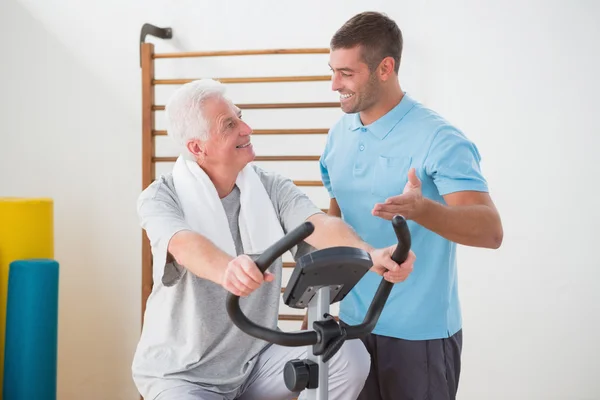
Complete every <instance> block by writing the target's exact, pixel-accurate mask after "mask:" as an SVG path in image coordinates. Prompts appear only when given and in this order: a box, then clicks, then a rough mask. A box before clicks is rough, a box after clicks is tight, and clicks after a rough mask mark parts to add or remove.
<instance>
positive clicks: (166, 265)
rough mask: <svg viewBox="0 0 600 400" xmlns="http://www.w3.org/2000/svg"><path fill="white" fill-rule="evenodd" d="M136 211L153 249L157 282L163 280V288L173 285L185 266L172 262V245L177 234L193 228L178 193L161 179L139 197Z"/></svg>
mask: <svg viewBox="0 0 600 400" xmlns="http://www.w3.org/2000/svg"><path fill="white" fill-rule="evenodd" d="M137 212H138V218H139V220H140V225H141V227H142V229H144V231H145V232H146V235H147V236H148V239H149V241H150V246H151V247H152V257H153V267H154V274H153V275H154V279H155V280H156V279H157V278H160V279H161V282H162V283H163V285H165V286H171V285H173V284H175V282H176V281H177V280H178V279H179V277H180V276H181V274H182V273H183V267H182V266H181V265H179V264H177V262H175V260H172V259H169V257H168V248H169V242H170V240H171V238H172V237H173V236H174V235H175V234H176V233H177V232H180V231H182V230H191V228H190V226H189V225H188V224H187V223H186V222H185V219H184V217H183V211H182V210H181V207H179V205H178V202H177V200H176V198H175V194H174V193H173V192H172V191H171V190H169V188H168V187H167V185H165V184H164V182H161V181H160V180H159V181H155V182H154V183H152V184H151V185H150V186H149V187H148V188H147V189H145V190H144V191H143V192H142V194H141V195H140V196H139V198H138V201H137Z"/></svg>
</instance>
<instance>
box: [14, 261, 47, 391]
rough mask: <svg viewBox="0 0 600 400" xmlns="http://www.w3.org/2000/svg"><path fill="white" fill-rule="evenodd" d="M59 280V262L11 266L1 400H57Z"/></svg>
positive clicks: (38, 262) (31, 262) (35, 262)
mask: <svg viewBox="0 0 600 400" xmlns="http://www.w3.org/2000/svg"><path fill="white" fill-rule="evenodd" d="M58 276H59V265H58V262H56V261H55V260H48V259H33V260H17V261H13V262H12V263H10V265H9V270H8V293H7V294H8V296H7V302H6V338H5V353H4V387H3V400H32V399H36V400H56V362H57V360H56V358H57V340H58Z"/></svg>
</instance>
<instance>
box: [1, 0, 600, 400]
mask: <svg viewBox="0 0 600 400" xmlns="http://www.w3.org/2000/svg"><path fill="white" fill-rule="evenodd" d="M84 3H85V7H86V8H85V9H84V8H83V4H84ZM259 4H262V6H261V8H260V9H259ZM365 9H375V10H381V11H386V12H387V13H388V14H389V15H390V16H392V17H393V18H395V19H396V20H397V21H398V23H399V24H400V26H401V28H402V29H403V31H404V34H405V40H406V44H405V55H404V59H403V62H402V73H401V79H402V84H403V87H404V88H405V89H406V90H409V91H410V92H411V93H412V94H413V95H415V96H416V97H418V98H419V99H421V100H422V101H423V102H425V103H426V104H428V105H430V106H431V107H433V108H434V109H436V110H438V111H439V112H440V113H442V114H443V115H445V116H446V117H447V118H448V119H450V120H451V121H453V122H455V123H456V124H457V125H458V126H459V127H461V128H463V129H464V130H465V131H466V132H467V134H468V135H469V137H470V138H472V139H473V140H474V141H475V142H476V143H477V144H478V146H479V149H480V151H481V153H482V154H483V169H484V173H485V174H486V176H487V178H488V179H489V181H490V185H491V189H492V196H493V198H494V200H495V201H496V203H497V205H498V207H499V209H500V211H501V213H502V217H503V221H504V227H505V240H504V244H503V246H502V248H501V249H500V250H498V251H487V250H479V249H466V248H461V252H460V289H461V295H462V303H463V309H464V320H465V344H464V359H463V362H464V364H463V374H462V379H461V385H460V399H464V400H471V399H473V400H475V399H477V400H478V399H527V400H532V399H536V400H537V399H540V400H551V399H552V400H554V399H556V400H558V399H561V400H562V399H569V400H575V399H579V400H583V399H600V383H599V380H598V376H600V361H599V358H600V357H599V356H600V345H599V344H598V343H599V342H598V333H597V332H598V329H599V328H600V290H599V289H600V287H599V285H598V281H599V279H600V272H599V268H598V267H600V262H599V261H598V260H597V254H596V252H595V251H594V250H595V246H596V241H597V239H598V238H599V236H600V235H598V233H597V231H596V226H597V225H598V223H599V222H600V215H599V212H598V208H597V206H596V204H597V201H596V199H595V190H596V183H597V181H598V175H599V173H600V166H599V163H598V161H597V155H596V153H597V151H598V149H599V148H600V146H599V144H600V143H599V139H598V134H599V133H600V132H599V130H598V127H597V124H596V123H595V122H596V119H595V117H594V114H595V112H596V110H597V109H598V107H599V106H600V102H599V101H598V96H597V93H598V91H599V89H600V83H599V79H598V77H597V71H600V59H599V58H600V57H599V55H598V54H599V53H598V51H597V48H598V44H597V42H598V40H600V28H598V26H597V24H595V23H594V22H595V21H596V20H597V19H598V16H599V14H600V13H599V11H600V7H599V6H598V3H597V2H592V1H572V2H569V3H567V2H561V1H543V2H542V1H528V2H517V1H514V0H513V1H504V2H492V1H486V2H483V1H476V0H471V1H461V2H447V1H441V0H440V1H429V2H412V3H408V4H402V3H400V2H395V3H392V2H384V1H370V2H368V3H367V2H360V1H329V2H320V1H308V2H307V4H306V5H303V6H299V5H298V4H297V3H296V4H292V3H289V2H282V1H261V2H243V1H220V2H214V3H213V2H198V1H183V0H179V1H171V2H168V4H167V2H159V1H156V0H145V1H141V0H138V1H133V0H130V1H126V2H125V1H116V0H113V1H102V2H101V1H87V2H83V3H82V2H76V1H73V0H62V1H54V2H48V1H41V0H21V1H16V0H4V1H3V2H0V29H1V31H0V33H1V36H0V37H1V39H0V40H2V44H3V46H2V53H1V54H2V59H1V62H0V82H1V88H2V89H1V90H0V96H1V97H0V99H1V104H0V110H1V111H0V117H1V120H2V125H0V135H1V136H0V138H1V139H0V171H1V172H0V173H1V180H2V186H1V187H0V196H5V195H21V196H51V197H53V198H54V199H55V201H56V204H55V209H56V257H57V258H58V259H59V260H60V262H61V268H62V271H61V292H60V328H59V399H61V400H70V399H74V400H75V399H81V398H86V399H90V400H96V399H98V400H100V399H102V400H104V399H115V400H118V399H124V400H133V399H135V398H137V396H136V390H135V387H134V386H133V384H132V382H131V379H130V372H129V371H130V363H131V357H132V354H133V351H134V347H135V345H136V340H137V335H138V333H139V329H140V326H139V321H140V315H139V311H140V303H139V299H140V243H141V242H140V231H139V228H138V225H137V218H136V215H135V200H136V197H137V195H138V193H139V191H140V190H141V187H140V181H141V158H140V152H141V148H140V131H141V124H140V121H141V118H140V98H141V94H140V70H139V66H138V57H139V53H138V47H137V41H138V36H139V29H140V27H141V26H142V24H143V23H145V22H150V23H153V24H156V25H159V26H170V27H172V28H173V30H174V35H175V37H174V39H173V40H171V41H168V42H162V41H160V40H155V39H149V41H152V42H155V43H156V45H157V50H158V51H160V52H163V51H181V50H183V51H191V50H203V49H206V50H212V49H238V48H273V47H286V48H290V47H324V46H327V44H328V41H329V38H330V36H331V34H332V33H333V32H334V31H335V30H336V29H337V28H338V27H339V26H340V25H341V24H342V23H343V22H344V21H345V20H346V19H347V18H349V17H350V16H351V15H353V14H354V13H356V12H359V11H363V10H365ZM108 24H114V25H112V27H110V28H108ZM309 24H311V27H309ZM326 61H327V58H326V57H325V58H319V59H316V58H315V59H312V60H311V61H308V63H309V64H310V68H311V69H312V70H311V73H321V72H324V73H327V66H326ZM181 63H182V62H181V61H179V63H178V64H177V65H176V64H170V63H166V64H162V66H159V65H158V64H157V75H158V74H161V76H163V77H166V76H168V75H172V76H177V77H181V76H182V75H184V74H187V76H190V77H193V76H194V72H196V71H198V74H209V73H212V74H221V75H223V74H229V75H230V76H232V75H234V74H237V75H238V76H239V75H242V74H245V75H263V74H266V73H267V72H269V71H270V70H269V69H268V68H274V69H273V71H271V72H272V73H274V74H281V75H288V74H292V73H295V72H296V73H297V72H298V71H297V68H299V67H298V66H296V67H294V65H286V66H285V67H284V66H281V67H279V66H273V65H270V64H269V63H268V61H256V63H257V64H256V65H257V66H259V67H260V68H261V69H260V71H258V70H257V71H254V72H253V71H248V70H245V69H242V70H240V69H239V68H238V67H242V68H246V65H243V64H239V65H238V66H236V67H235V68H234V67H232V66H231V65H232V64H231V63H232V61H231V59H229V60H224V59H221V60H217V61H210V62H209V63H208V64H207V65H208V66H209V67H210V69H209V70H202V72H199V71H201V70H200V69H198V70H196V68H200V67H196V65H198V64H193V63H194V61H192V60H188V61H183V64H181ZM182 65H183V66H182ZM161 68H162V69H161ZM230 68H231V69H230ZM236 68H238V69H236ZM295 68H296V69H295ZM302 68H304V67H302ZM307 68H308V67H307ZM190 70H191V71H190ZM215 71H217V72H215ZM240 71H242V72H240ZM300 72H303V73H304V69H302V71H300ZM306 72H308V69H307V70H306ZM328 90H329V89H328V85H327V84H326V83H325V84H324V85H321V86H314V87H310V88H309V87H304V89H303V90H302V91H294V90H289V91H288V90H287V89H286V90H281V92H279V93H277V92H273V91H271V92H270V93H275V94H273V95H274V96H275V95H277V96H282V97H281V98H279V97H278V98H273V99H272V100H275V101H278V100H280V99H283V98H290V99H296V97H295V96H296V95H298V96H305V97H306V98H304V97H303V98H301V99H300V100H310V98H309V97H311V96H318V100H320V101H326V100H327V99H330V98H335V96H334V95H333V94H331V93H329V92H328ZM321 91H323V92H321ZM248 93H249V92H245V91H241V92H239V93H238V95H239V96H240V97H239V98H242V96H245V95H247V94H248ZM157 94H158V95H159V98H163V99H164V96H166V94H167V93H166V92H160V93H157ZM259 94H260V93H258V94H257V93H255V95H256V96H258V95H259ZM160 96H162V97H160ZM331 96H333V97H331ZM254 99H256V97H254ZM260 100H262V99H260ZM330 111H331V110H330ZM334 113H335V110H334V111H331V113H329V111H327V112H323V113H320V114H315V117H314V118H315V121H323V122H326V121H330V120H332V119H335V116H336V114H334ZM249 114H251V116H250V118H252V119H254V120H253V121H252V123H253V124H258V125H260V124H263V125H266V124H268V123H269V122H272V121H270V120H269V118H265V116H264V115H258V114H252V113H249ZM273 115H275V114H273ZM294 115H296V114H294ZM301 115H311V114H308V113H305V114H301ZM269 116H271V114H269ZM276 118H277V120H276V121H278V122H279V121H284V120H287V118H288V117H287V116H286V115H284V114H279V115H277V116H276ZM292 118H294V117H292ZM293 122H294V123H296V124H301V123H303V122H302V121H293ZM315 123H316V122H310V123H309V124H310V125H314V124H315ZM319 123H321V122H319ZM256 127H258V126H256ZM261 127H267V126H261ZM313 127H314V126H313ZM257 140H260V139H258V138H257ZM314 145H315V144H313V146H314ZM261 146H263V147H262V148H261V151H264V152H267V151H273V149H269V148H268V145H267V147H265V144H264V143H263V144H262V145H261ZM109 157H111V158H112V160H111V161H109ZM315 196H318V194H315ZM594 206H596V207H594ZM0 223H1V222H0Z"/></svg>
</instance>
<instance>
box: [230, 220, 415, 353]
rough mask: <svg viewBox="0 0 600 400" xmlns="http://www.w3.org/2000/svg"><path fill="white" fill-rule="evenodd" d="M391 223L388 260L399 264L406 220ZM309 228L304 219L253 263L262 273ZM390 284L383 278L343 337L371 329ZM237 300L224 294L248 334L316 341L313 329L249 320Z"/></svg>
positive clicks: (282, 341)
mask: <svg viewBox="0 0 600 400" xmlns="http://www.w3.org/2000/svg"><path fill="white" fill-rule="evenodd" d="M392 226H393V227H394V232H395V233H396V237H397V238H398V245H397V246H396V249H395V250H394V253H393V255H392V260H394V261H395V262H396V263H397V264H402V263H403V262H404V261H406V259H407V258H408V252H409V250H410V246H411V237H410V231H409V230H408V225H407V223H406V220H405V219H404V218H403V217H401V216H400V215H396V216H394V218H393V219H392ZM313 231H314V225H313V224H312V223H310V222H305V223H303V224H302V225H300V226H298V227H297V228H296V229H294V230H292V231H290V232H289V233H288V234H287V235H285V236H284V237H283V238H281V239H279V240H278V241H277V242H275V243H274V244H273V245H271V246H270V247H269V248H268V249H267V250H265V252H264V253H263V254H261V255H260V257H258V259H257V260H256V261H255V264H256V266H257V267H258V268H259V269H260V270H261V272H263V273H264V272H265V271H266V270H267V268H269V266H270V265H271V264H272V263H273V262H274V261H275V260H277V259H278V258H279V257H281V256H282V255H283V254H284V253H285V252H287V251H289V250H290V249H291V248H293V247H294V246H297V245H298V244H300V242H302V241H303V240H304V239H306V238H307V237H308V236H310V235H311V234H312V233H313ZM393 286H394V284H393V283H391V282H388V281H386V280H385V279H382V280H381V283H380V284H379V288H378V289H377V293H376V294H375V297H374V298H373V301H372V302H371V305H370V306H369V310H368V311H367V314H366V316H365V319H364V321H363V322H362V323H361V324H360V325H354V326H347V327H346V333H347V339H356V338H359V337H361V336H364V335H365V334H367V333H369V332H371V331H372V330H373V328H375V325H376V324H377V320H378V319H379V316H380V315H381V312H382V311H383V307H384V305H385V302H386V301H387V298H388V296H389V294H390V291H391V290H392V287H393ZM239 300H240V298H239V296H236V295H234V294H233V293H229V294H228V295H227V313H228V314H229V317H230V318H231V320H232V321H233V323H234V324H235V325H236V326H237V327H238V328H240V329H241V330H242V331H244V332H245V333H247V334H248V335H250V336H253V337H256V338H259V339H263V340H266V341H267V342H270V343H275V344H279V345H281V346H291V347H297V346H308V345H314V344H315V343H317V341H318V340H319V338H318V336H317V333H316V332H315V331H305V332H282V331H276V330H273V329H270V328H266V327H264V326H260V325H257V324H255V323H254V322H252V321H250V320H249V319H248V318H247V317H246V315H245V314H244V313H243V312H242V310H241V309H240V304H239Z"/></svg>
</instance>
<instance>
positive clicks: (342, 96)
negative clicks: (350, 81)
mask: <svg viewBox="0 0 600 400" xmlns="http://www.w3.org/2000/svg"><path fill="white" fill-rule="evenodd" d="M352 96H354V93H349V94H340V97H341V98H342V99H347V98H350V97H352Z"/></svg>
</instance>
